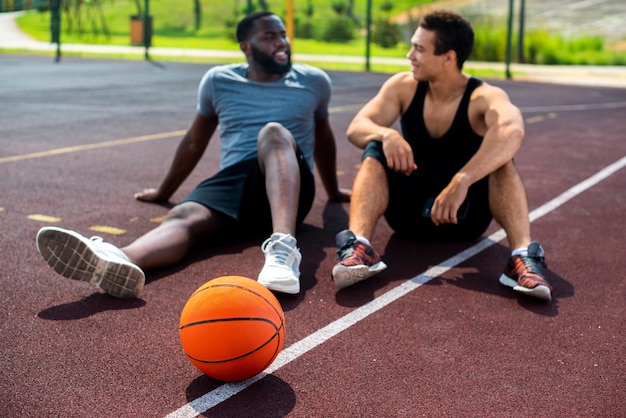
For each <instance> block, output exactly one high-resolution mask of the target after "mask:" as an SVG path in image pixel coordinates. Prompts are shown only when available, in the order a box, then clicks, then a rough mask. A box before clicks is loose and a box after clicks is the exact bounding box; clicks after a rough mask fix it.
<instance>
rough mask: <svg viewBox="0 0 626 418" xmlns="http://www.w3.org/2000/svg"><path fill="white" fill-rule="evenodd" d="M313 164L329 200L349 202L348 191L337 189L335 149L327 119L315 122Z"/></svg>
mask: <svg viewBox="0 0 626 418" xmlns="http://www.w3.org/2000/svg"><path fill="white" fill-rule="evenodd" d="M314 158H315V164H316V165H317V169H318V170H319V173H320V177H321V179H322V184H323V185H324V189H325V190H326V193H327V194H328V199H329V200H334V201H339V202H349V201H350V191H348V190H342V189H339V183H338V181H337V147H336V144H335V136H334V134H333V131H332V129H331V128H330V124H329V122H328V119H319V120H316V121H315V154H314Z"/></svg>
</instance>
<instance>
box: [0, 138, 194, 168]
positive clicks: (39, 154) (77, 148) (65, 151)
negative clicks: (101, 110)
mask: <svg viewBox="0 0 626 418" xmlns="http://www.w3.org/2000/svg"><path fill="white" fill-rule="evenodd" d="M185 132H187V131H184V130H183V131H172V132H163V133H160V134H152V135H142V136H136V137H134V138H125V139H115V140H113V141H104V142H97V143H95V144H85V145H76V146H74V147H66V148H57V149H53V150H49V151H41V152H32V153H30V154H22V155H14V156H11V157H2V158H0V164H2V163H9V162H13V161H21V160H30V159H34V158H43V157H50V156H52V155H59V154H68V153H71V152H78V151H87V150H93V149H98V148H107V147H114V146H117V145H127V144H133V143H136V142H145V141H153V140H155V139H163V138H172V137H175V136H181V135H184V134H185Z"/></svg>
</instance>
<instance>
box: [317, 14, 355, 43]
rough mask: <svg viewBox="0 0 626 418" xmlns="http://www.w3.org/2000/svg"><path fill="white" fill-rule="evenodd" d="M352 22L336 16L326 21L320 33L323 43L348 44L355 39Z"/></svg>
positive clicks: (346, 18) (345, 17)
mask: <svg viewBox="0 0 626 418" xmlns="http://www.w3.org/2000/svg"><path fill="white" fill-rule="evenodd" d="M355 32H356V29H355V27H354V21H353V20H352V19H350V18H349V17H347V16H337V17H334V18H332V19H330V20H329V21H328V23H327V24H326V27H325V28H324V31H323V33H322V40H323V41H325V42H348V41H351V40H353V39H354V38H355V36H356V35H355Z"/></svg>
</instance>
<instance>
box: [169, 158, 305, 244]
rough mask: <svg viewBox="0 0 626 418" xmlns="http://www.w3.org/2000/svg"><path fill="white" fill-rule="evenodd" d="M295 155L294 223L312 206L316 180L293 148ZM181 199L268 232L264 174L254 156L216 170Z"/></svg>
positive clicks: (249, 226) (270, 222)
mask: <svg viewBox="0 0 626 418" xmlns="http://www.w3.org/2000/svg"><path fill="white" fill-rule="evenodd" d="M296 156H297V159H298V166H299V168H300V200H299V203H298V217H297V222H298V223H302V221H304V218H305V217H306V215H307V214H308V213H309V211H310V210H311V207H312V206H313V200H314V198H315V180H314V177H313V173H312V172H311V169H310V168H309V166H308V164H307V162H306V159H305V158H304V155H302V152H301V151H300V149H297V150H296ZM182 202H196V203H200V204H201V205H203V206H206V207H207V208H209V209H211V210H215V211H217V212H220V213H221V214H223V215H226V216H227V217H228V218H230V219H232V220H233V221H235V222H234V223H235V224H238V226H240V227H245V228H249V229H252V230H254V231H264V232H265V231H268V230H269V231H271V227H272V217H271V211H270V204H269V201H268V199H267V192H266V191H265V176H264V175H263V173H262V172H261V169H260V167H259V163H258V160H257V159H256V158H252V159H249V160H245V161H241V162H239V163H237V164H233V165H232V166H230V167H227V168H225V169H223V170H221V171H219V172H218V173H217V174H215V175H214V176H213V177H210V178H208V179H206V180H204V181H203V182H201V183H200V184H199V185H198V186H196V188H195V189H194V190H193V191H191V193H189V195H187V197H185V198H184V199H183V201H182ZM182 202H181V203H182Z"/></svg>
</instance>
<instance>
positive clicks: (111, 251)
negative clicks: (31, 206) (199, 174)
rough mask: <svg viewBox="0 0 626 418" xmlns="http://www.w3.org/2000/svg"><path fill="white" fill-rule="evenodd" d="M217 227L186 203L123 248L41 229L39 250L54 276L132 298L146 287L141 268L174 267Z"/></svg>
mask: <svg viewBox="0 0 626 418" xmlns="http://www.w3.org/2000/svg"><path fill="white" fill-rule="evenodd" d="M219 224H220V219H219V218H218V216H216V215H215V214H213V213H212V212H211V211H210V210H208V209H207V208H205V207H204V206H202V205H199V204H197V203H193V202H185V203H182V204H181V205H179V206H177V207H175V208H174V209H172V210H171V211H170V212H169V214H168V216H167V218H166V219H165V221H164V222H163V223H162V224H161V225H159V226H158V227H157V228H155V229H154V230H152V231H150V232H148V233H147V234H145V235H143V236H142V237H140V238H139V239H137V240H136V241H134V242H133V243H131V244H130V245H128V246H127V247H124V248H122V249H120V248H118V247H116V246H114V245H112V244H110V243H108V242H104V241H103V240H102V238H98V237H94V238H91V239H89V238H86V237H84V236H82V235H80V234H79V233H77V232H74V231H70V230H66V229H62V228H57V227H45V228H41V230H40V231H39V233H38V234H37V248H38V250H39V252H40V254H41V255H42V256H43V258H44V259H45V260H46V262H47V263H48V264H49V265H50V266H51V267H52V268H53V269H54V270H55V271H56V272H57V273H59V274H61V275H63V276H65V277H67V278H70V279H73V280H80V281H85V282H89V283H92V284H95V285H97V286H98V287H100V288H101V289H102V290H104V291H105V292H106V293H108V294H110V295H111V296H114V297H118V298H133V297H137V296H138V295H139V293H140V292H141V290H142V289H143V286H144V283H145V276H144V273H143V270H142V269H147V268H155V267H162V266H166V265H171V264H174V263H177V262H178V261H180V260H181V259H182V258H183V257H184V256H185V254H186V253H187V252H188V250H189V249H190V248H191V246H192V244H193V243H194V242H195V241H197V240H198V239H199V238H200V237H203V236H206V235H208V234H210V233H212V232H213V231H216V230H217V228H218V227H219Z"/></svg>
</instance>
